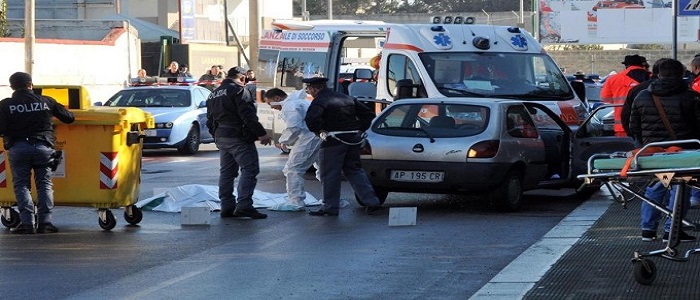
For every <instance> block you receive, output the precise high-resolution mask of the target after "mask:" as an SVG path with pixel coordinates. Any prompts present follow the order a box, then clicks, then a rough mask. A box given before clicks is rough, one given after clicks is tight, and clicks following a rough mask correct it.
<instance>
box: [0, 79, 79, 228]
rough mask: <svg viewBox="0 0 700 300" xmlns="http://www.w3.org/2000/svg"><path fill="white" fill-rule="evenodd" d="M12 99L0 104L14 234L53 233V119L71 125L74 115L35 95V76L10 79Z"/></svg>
mask: <svg viewBox="0 0 700 300" xmlns="http://www.w3.org/2000/svg"><path fill="white" fill-rule="evenodd" d="M10 87H11V88H12V90H14V92H13V93H12V98H7V99H4V100H2V101H0V135H1V136H3V144H4V145H3V146H4V148H5V150H9V160H10V167H11V168H12V184H13V186H14V191H15V198H16V200H17V208H18V209H19V214H20V224H19V226H18V227H17V228H13V229H12V231H11V232H12V233H20V234H31V233H35V232H38V233H54V232H58V228H56V226H54V225H53V224H52V223H51V209H52V208H53V184H52V183H51V174H52V171H51V167H50V162H51V159H52V158H53V157H54V155H55V153H56V151H55V150H54V149H53V144H54V140H55V137H54V130H53V123H52V117H56V118H58V119H59V120H61V122H64V123H72V122H73V121H74V120H75V117H74V116H73V113H71V112H70V111H68V110H67V109H66V108H65V107H64V106H63V105H61V104H60V103H58V102H56V100H55V99H53V98H51V97H46V96H40V95H36V94H34V92H33V91H32V87H33V84H32V76H31V75H29V74H27V73H23V72H17V73H14V74H12V75H11V76H10ZM32 171H33V172H34V183H35V185H36V193H37V208H38V209H37V212H36V221H37V223H38V225H37V228H36V229H35V228H34V202H33V201H32V196H31V194H30V189H31V177H32Z"/></svg>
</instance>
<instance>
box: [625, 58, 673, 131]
mask: <svg viewBox="0 0 700 300" xmlns="http://www.w3.org/2000/svg"><path fill="white" fill-rule="evenodd" d="M668 59H670V58H660V59H659V60H657V61H656V62H655V63H654V66H652V67H651V77H650V78H649V80H646V81H644V82H642V83H640V84H638V85H636V86H634V87H633V88H632V89H631V90H630V91H629V93H628V94H627V98H625V104H624V105H623V106H622V127H623V128H624V129H625V133H627V136H631V137H634V135H632V132H630V114H631V110H632V103H633V102H634V98H635V97H637V95H638V94H639V92H641V91H643V90H646V89H648V88H649V85H651V83H652V82H654V81H656V79H658V78H659V66H660V65H661V63H662V62H664V61H666V60H668Z"/></svg>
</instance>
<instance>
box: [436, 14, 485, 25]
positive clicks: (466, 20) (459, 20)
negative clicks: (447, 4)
mask: <svg viewBox="0 0 700 300" xmlns="http://www.w3.org/2000/svg"><path fill="white" fill-rule="evenodd" d="M430 22H431V23H433V24H467V25H470V24H474V23H476V18H474V17H462V16H456V17H452V16H445V17H444V18H443V17H440V16H434V17H432V19H431V20H430Z"/></svg>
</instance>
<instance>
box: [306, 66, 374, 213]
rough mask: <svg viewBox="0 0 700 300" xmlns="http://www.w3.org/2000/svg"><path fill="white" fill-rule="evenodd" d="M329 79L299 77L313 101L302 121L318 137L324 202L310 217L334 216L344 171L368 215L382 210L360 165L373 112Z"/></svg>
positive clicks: (338, 203)
mask: <svg viewBox="0 0 700 300" xmlns="http://www.w3.org/2000/svg"><path fill="white" fill-rule="evenodd" d="M327 81H328V78H323V77H314V78H306V79H304V80H302V82H303V83H306V84H308V85H307V86H306V92H307V93H309V94H310V95H311V96H312V97H313V98H314V100H313V101H312V102H311V105H310V106H309V109H308V110H307V112H306V117H305V119H304V121H305V122H306V126H307V127H308V128H309V130H310V131H311V132H314V133H316V134H318V135H319V136H320V137H321V140H322V142H321V150H320V152H319V161H320V168H321V172H320V173H321V174H320V176H321V186H322V191H323V205H322V206H321V208H320V209H319V210H316V211H310V212H309V214H310V215H312V216H337V215H338V213H339V208H340V207H339V206H340V181H341V177H342V175H343V174H344V175H345V177H346V178H347V179H348V181H349V182H350V185H351V186H352V189H353V190H354V191H355V194H357V195H358V197H359V198H360V199H361V200H362V202H364V203H365V204H366V205H367V208H366V212H367V214H373V213H374V212H376V211H378V210H380V209H381V204H380V203H379V198H377V195H376V194H375V193H374V189H373V188H372V185H371V184H370V182H369V179H368V178H367V174H365V171H364V170H362V168H361V167H360V146H361V144H362V142H363V140H364V135H363V133H362V132H363V131H365V130H367V129H368V128H369V126H370V124H371V122H372V119H374V116H375V115H374V112H372V110H370V109H369V108H367V106H365V105H364V104H362V103H360V102H359V101H357V99H355V98H353V97H351V96H348V95H345V94H342V93H338V92H335V91H333V90H331V89H329V88H328V87H327V86H326V82H327Z"/></svg>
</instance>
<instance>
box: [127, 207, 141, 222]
mask: <svg viewBox="0 0 700 300" xmlns="http://www.w3.org/2000/svg"><path fill="white" fill-rule="evenodd" d="M124 220H126V222H127V223H129V224H131V225H136V224H138V223H139V222H141V220H143V212H141V209H140V208H138V207H136V206H135V205H129V206H127V207H125V208H124Z"/></svg>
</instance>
